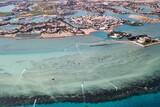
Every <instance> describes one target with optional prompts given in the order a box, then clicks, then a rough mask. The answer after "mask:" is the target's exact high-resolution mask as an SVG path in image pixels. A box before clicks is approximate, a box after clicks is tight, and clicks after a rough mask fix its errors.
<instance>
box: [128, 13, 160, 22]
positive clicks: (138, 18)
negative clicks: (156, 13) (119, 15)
mask: <svg viewBox="0 0 160 107" xmlns="http://www.w3.org/2000/svg"><path fill="white" fill-rule="evenodd" d="M129 18H133V19H136V20H140V21H142V22H145V23H159V22H160V19H156V18H149V17H146V16H143V15H129Z"/></svg>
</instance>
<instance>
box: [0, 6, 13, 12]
mask: <svg viewBox="0 0 160 107" xmlns="http://www.w3.org/2000/svg"><path fill="white" fill-rule="evenodd" d="M14 8H15V5H8V6H3V7H0V12H12V10H13V9H14Z"/></svg>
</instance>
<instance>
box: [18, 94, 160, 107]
mask: <svg viewBox="0 0 160 107" xmlns="http://www.w3.org/2000/svg"><path fill="white" fill-rule="evenodd" d="M20 107H33V105H30V106H20ZM36 107H160V93H154V94H146V95H141V96H133V97H130V98H127V99H123V100H120V101H110V102H104V103H98V104H89V103H55V104H46V105H44V104H43V105H36Z"/></svg>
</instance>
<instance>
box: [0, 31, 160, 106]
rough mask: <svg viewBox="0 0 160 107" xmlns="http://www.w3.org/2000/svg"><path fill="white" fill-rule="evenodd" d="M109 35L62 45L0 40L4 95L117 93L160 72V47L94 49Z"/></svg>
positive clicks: (153, 98)
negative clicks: (91, 45)
mask: <svg viewBox="0 0 160 107" xmlns="http://www.w3.org/2000/svg"><path fill="white" fill-rule="evenodd" d="M98 35H100V36H98ZM105 35H106V34H104V33H100V32H95V33H93V34H92V36H85V37H69V38H62V39H45V40H41V39H31V40H12V39H0V59H1V61H0V74H1V75H0V85H1V91H0V95H1V96H6V95H11V96H19V95H22V94H23V95H34V94H35V93H34V92H36V94H42V95H44V94H46V95H51V96H54V94H57V93H60V94H62V93H63V94H65V93H74V92H77V91H78V90H81V84H82V83H84V87H85V90H87V91H90V92H92V91H94V90H101V89H107V90H110V89H114V88H115V87H114V86H113V84H114V85H115V86H116V87H118V88H122V87H125V86H127V85H129V83H130V82H135V81H138V80H142V79H146V78H148V77H149V76H154V75H153V74H154V73H155V72H156V73H157V72H159V71H160V68H159V65H160V56H159V53H160V47H159V46H158V45H156V46H151V47H147V48H141V47H138V46H136V45H133V44H119V43H115V44H108V45H105V46H95V47H90V44H92V43H95V42H96V43H97V42H101V41H105V40H106V39H107V38H104V37H105ZM52 78H54V79H55V81H52ZM159 97H160V94H159V93H158V94H148V95H144V96H136V97H131V98H128V99H125V100H120V101H113V102H106V103H98V104H85V103H55V104H48V105H45V104H43V105H36V107H83V106H86V105H87V106H89V107H90V106H91V107H144V106H145V107H149V105H151V104H157V105H158V104H159V99H158V98H159ZM140 99H143V100H140ZM148 100H149V101H150V102H149V101H148ZM129 105H130V106H129ZM31 106H33V105H28V106H24V107H31ZM21 107H23V105H22V106H21ZM154 107H158V106H154Z"/></svg>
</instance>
